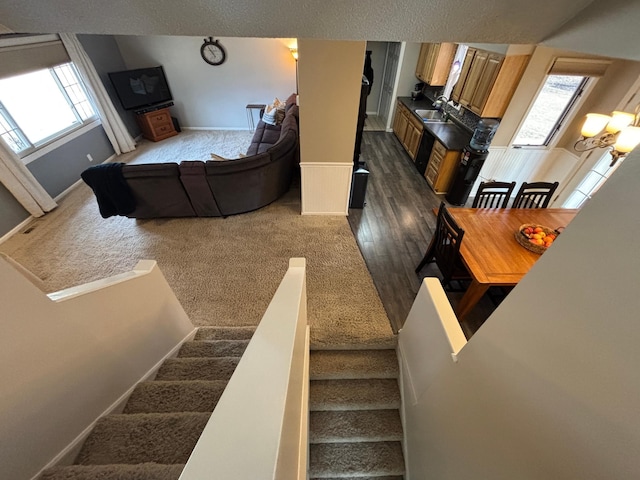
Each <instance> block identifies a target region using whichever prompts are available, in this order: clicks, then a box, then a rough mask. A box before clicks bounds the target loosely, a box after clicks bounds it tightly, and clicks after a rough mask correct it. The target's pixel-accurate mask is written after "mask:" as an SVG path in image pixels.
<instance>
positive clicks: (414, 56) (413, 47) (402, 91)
mask: <svg viewBox="0 0 640 480" xmlns="http://www.w3.org/2000/svg"><path fill="white" fill-rule="evenodd" d="M419 56H420V44H419V43H406V44H405V48H404V56H403V58H402V67H401V68H400V75H399V76H398V92H397V95H396V96H398V97H408V96H410V95H411V92H412V91H413V89H414V87H415V85H416V83H419V82H420V79H419V78H418V77H416V65H417V64H418V57H419ZM392 103H393V109H394V110H395V108H396V107H395V102H392Z"/></svg>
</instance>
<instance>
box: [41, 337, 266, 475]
mask: <svg viewBox="0 0 640 480" xmlns="http://www.w3.org/2000/svg"><path fill="white" fill-rule="evenodd" d="M254 331H255V328H253V327H201V328H200V329H199V330H198V332H197V333H196V336H195V338H194V340H193V341H191V342H186V343H185V344H184V345H183V346H182V347H181V349H180V351H179V353H178V356H177V357H176V358H171V359H168V360H166V361H165V362H164V363H163V364H162V366H161V367H160V369H159V371H158V373H157V375H156V377H155V379H154V380H152V381H146V382H141V383H140V384H138V385H137V386H136V388H135V389H134V391H133V393H132V394H131V396H130V397H129V399H128V401H127V403H126V405H125V407H124V411H123V413H120V414H111V415H107V416H105V417H103V418H101V419H100V420H99V421H98V422H97V424H96V425H95V428H94V429H93V430H92V432H91V433H90V434H89V436H88V437H87V439H86V440H85V442H84V444H83V445H82V448H81V450H80V452H79V454H78V456H77V457H76V459H75V462H74V465H68V466H57V467H53V468H50V469H48V470H46V471H45V472H44V474H43V475H42V477H41V480H89V479H96V478H99V479H101V480H125V479H126V480H177V479H178V477H179V476H180V474H181V472H182V469H183V468H184V464H185V463H186V461H187V459H188V458H189V455H190V454H191V451H192V450H193V448H194V447H195V444H196V442H197V441H198V438H199V437H200V434H201V433H202V430H203V429H204V427H205V425H206V423H207V421H208V420H209V417H210V415H211V412H212V411H213V409H214V407H215V406H216V404H217V402H218V399H219V398H220V396H221V395H222V392H223V390H224V388H225V386H226V384H227V382H228V381H229V378H230V377H231V374H232V373H233V371H234V370H235V368H236V365H237V364H238V361H239V360H240V357H241V356H242V353H243V352H244V350H245V348H246V347H247V344H248V343H249V339H250V338H251V336H252V335H253V332H254Z"/></svg>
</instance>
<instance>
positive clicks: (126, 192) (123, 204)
mask: <svg viewBox="0 0 640 480" xmlns="http://www.w3.org/2000/svg"><path fill="white" fill-rule="evenodd" d="M123 166H124V163H105V164H102V165H96V166H93V167H90V168H87V169H86V170H85V171H84V172H82V173H81V174H80V176H81V177H82V180H84V182H85V183H86V184H87V185H89V186H90V187H91V189H92V190H93V193H94V194H95V196H96V200H97V201H98V208H99V209H100V215H102V218H108V217H112V216H114V215H128V214H129V213H131V212H133V211H134V210H135V208H136V201H135V199H134V197H133V193H132V192H131V189H130V188H129V185H128V184H127V182H126V180H125V179H124V177H123V176H122V167H123Z"/></svg>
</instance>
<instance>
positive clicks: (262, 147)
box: [247, 120, 282, 156]
mask: <svg viewBox="0 0 640 480" xmlns="http://www.w3.org/2000/svg"><path fill="white" fill-rule="evenodd" d="M281 129H282V127H281V125H269V124H266V123H264V122H263V121H262V120H261V121H260V122H258V126H257V127H256V131H255V133H254V134H253V138H252V139H251V144H250V145H249V148H248V149H247V156H249V155H257V154H258V153H264V152H265V151H266V150H267V149H268V148H269V147H271V146H272V145H273V144H274V143H276V142H277V141H278V139H279V138H280V131H281Z"/></svg>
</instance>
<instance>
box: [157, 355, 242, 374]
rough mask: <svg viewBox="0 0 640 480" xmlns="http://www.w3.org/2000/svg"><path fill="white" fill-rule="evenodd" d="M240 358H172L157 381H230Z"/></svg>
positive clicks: (161, 370) (160, 372) (164, 366)
mask: <svg viewBox="0 0 640 480" xmlns="http://www.w3.org/2000/svg"><path fill="white" fill-rule="evenodd" d="M239 361H240V357H214V358H170V359H167V360H165V361H164V362H163V364H162V365H161V366H160V369H159V370H158V373H157V374H156V378H155V379H156V380H229V378H231V375H232V374H233V372H234V370H235V369H236V366H237V365H238V362H239Z"/></svg>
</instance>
